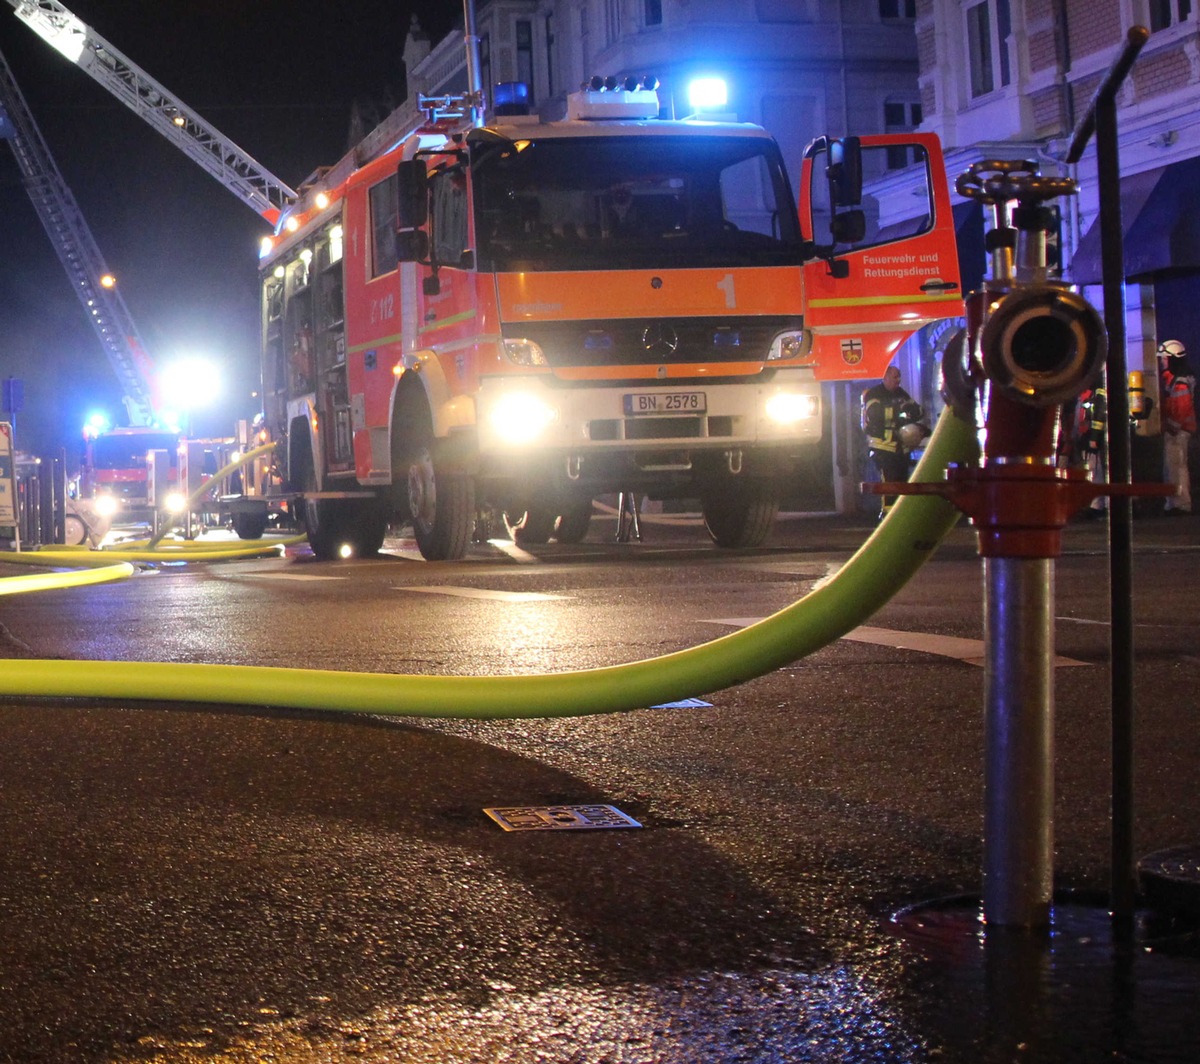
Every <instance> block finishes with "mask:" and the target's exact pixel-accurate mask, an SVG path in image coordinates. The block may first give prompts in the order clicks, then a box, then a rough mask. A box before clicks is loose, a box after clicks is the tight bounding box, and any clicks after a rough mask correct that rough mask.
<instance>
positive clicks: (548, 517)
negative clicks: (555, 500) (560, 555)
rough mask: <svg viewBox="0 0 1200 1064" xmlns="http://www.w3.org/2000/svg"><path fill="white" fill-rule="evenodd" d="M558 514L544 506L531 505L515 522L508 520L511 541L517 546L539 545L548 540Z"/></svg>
mask: <svg viewBox="0 0 1200 1064" xmlns="http://www.w3.org/2000/svg"><path fill="white" fill-rule="evenodd" d="M557 520H558V514H557V513H555V512H554V510H547V509H546V508H545V507H544V506H536V505H535V506H531V507H530V508H529V509H528V510H526V511H525V512H524V513H523V514H522V515H521V519H520V520H519V521H517V522H516V523H515V524H512V523H511V522H510V527H511V528H512V537H513V542H514V543H515V544H516V545H517V546H518V547H539V546H541V545H542V544H543V543H549V542H550V536H551V535H552V534H553V533H554V522H555V521H557Z"/></svg>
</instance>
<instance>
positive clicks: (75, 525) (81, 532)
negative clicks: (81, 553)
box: [63, 514, 88, 547]
mask: <svg viewBox="0 0 1200 1064" xmlns="http://www.w3.org/2000/svg"><path fill="white" fill-rule="evenodd" d="M63 532H64V536H63V542H64V543H65V544H66V545H67V546H68V547H80V546H82V545H83V544H84V543H86V542H87V538H88V527H87V525H86V524H84V521H83V518H82V517H79V516H78V515H76V514H67V515H66V516H65V517H64V518H63Z"/></svg>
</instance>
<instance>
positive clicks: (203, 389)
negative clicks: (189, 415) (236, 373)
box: [159, 358, 221, 410]
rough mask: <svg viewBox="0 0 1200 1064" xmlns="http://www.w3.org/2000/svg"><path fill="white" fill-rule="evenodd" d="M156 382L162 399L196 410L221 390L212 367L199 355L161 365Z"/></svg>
mask: <svg viewBox="0 0 1200 1064" xmlns="http://www.w3.org/2000/svg"><path fill="white" fill-rule="evenodd" d="M159 383H160V385H161V388H162V395H163V399H164V401H165V402H166V403H168V404H169V405H170V406H172V407H177V408H178V409H180V410H197V409H199V408H200V407H203V406H207V405H208V404H210V403H211V402H212V401H213V400H214V399H216V398H217V396H218V395H220V394H221V381H220V377H219V375H218V373H217V370H216V368H215V367H214V366H213V364H212V363H211V362H208V361H206V360H205V359H202V358H185V359H181V360H180V361H178V362H174V363H172V364H171V365H169V366H164V367H163V370H162V375H161V377H160V379H159Z"/></svg>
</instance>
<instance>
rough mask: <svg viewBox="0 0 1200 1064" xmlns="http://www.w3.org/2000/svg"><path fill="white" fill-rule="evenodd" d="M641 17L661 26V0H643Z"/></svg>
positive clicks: (647, 21)
mask: <svg viewBox="0 0 1200 1064" xmlns="http://www.w3.org/2000/svg"><path fill="white" fill-rule="evenodd" d="M914 2H915V0H914ZM642 18H643V19H644V20H645V23H646V25H647V26H661V25H662V0H643V7H642Z"/></svg>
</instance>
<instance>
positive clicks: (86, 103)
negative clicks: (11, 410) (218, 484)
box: [0, 0, 462, 454]
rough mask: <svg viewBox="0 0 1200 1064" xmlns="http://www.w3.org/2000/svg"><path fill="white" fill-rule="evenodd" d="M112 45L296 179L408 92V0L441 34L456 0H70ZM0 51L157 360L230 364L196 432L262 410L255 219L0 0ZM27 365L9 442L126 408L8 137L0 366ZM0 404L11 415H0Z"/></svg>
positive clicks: (198, 417)
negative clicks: (340, 0)
mask: <svg viewBox="0 0 1200 1064" xmlns="http://www.w3.org/2000/svg"><path fill="white" fill-rule="evenodd" d="M67 6H68V7H69V9H70V10H71V11H72V12H74V13H75V14H76V15H77V16H78V17H79V18H80V19H81V20H82V21H83V22H85V23H87V24H88V25H89V26H91V27H92V28H93V29H95V30H96V31H97V32H98V33H99V34H100V36H102V37H104V38H105V39H106V40H108V41H109V43H111V44H112V45H113V46H114V47H115V48H116V49H117V50H118V51H120V52H122V53H123V54H124V55H125V56H126V57H127V58H128V59H130V60H132V61H133V62H134V63H135V64H136V65H137V66H139V67H141V68H142V69H143V70H144V71H146V73H148V74H149V75H150V76H151V77H153V78H155V79H156V80H157V81H159V82H160V83H161V84H162V85H163V86H165V87H166V89H167V90H168V91H170V92H171V93H173V94H174V95H176V96H177V97H178V98H179V99H180V100H182V101H183V102H184V103H186V104H187V105H188V106H190V107H191V108H193V109H194V110H195V111H197V112H198V113H199V114H200V115H201V116H202V117H203V118H204V119H205V120H206V121H208V122H209V123H210V124H211V125H213V126H214V127H216V128H217V129H218V130H220V131H221V132H222V133H223V134H224V135H226V136H227V137H230V138H231V139H233V140H234V141H235V142H236V143H237V144H238V145H239V146H240V147H241V148H242V149H243V150H244V151H246V152H247V153H248V154H249V155H251V156H252V157H253V158H255V159H256V160H257V161H258V162H259V163H260V164H261V165H263V166H264V167H266V168H267V169H268V170H270V171H271V172H272V173H274V174H275V175H276V176H277V177H279V178H281V179H282V180H283V181H285V182H286V183H287V184H289V185H291V186H292V187H293V188H295V187H297V186H298V185H299V184H300V183H301V182H302V181H303V180H304V179H305V177H307V176H308V175H309V174H311V173H312V172H313V170H315V169H316V168H317V167H318V166H327V165H330V164H332V163H334V162H336V161H337V160H338V159H339V158H340V157H341V156H342V155H343V154H345V152H346V150H347V148H348V146H349V144H350V142H351V137H350V131H351V123H352V115H353V114H354V113H355V112H356V111H357V113H358V115H359V116H360V119H361V121H362V122H365V123H366V124H367V126H368V128H369V126H370V125H371V124H373V120H377V119H378V118H381V117H382V116H383V115H384V114H386V113H387V111H388V110H389V109H390V108H391V107H393V106H395V105H396V104H397V103H399V102H400V101H401V100H402V99H403V96H404V85H405V81H404V67H403V61H402V58H401V55H402V52H403V48H404V40H405V36H406V34H407V32H408V28H409V25H410V20H411V18H412V17H413V15H414V14H417V15H419V18H420V23H421V26H422V27H423V28H424V29H425V30H426V31H427V32H428V33H429V34H430V35H431V37H432V38H433V39H434V40H435V41H436V40H439V39H440V38H441V37H442V36H444V35H445V34H446V33H447V32H449V31H450V30H451V29H452V28H453V27H454V24H455V22H456V20H460V19H461V14H462V5H461V4H460V3H458V2H457V0H441V2H434V0H424V2H407V3H406V2H404V0H400V2H394V0H393V2H389V0H355V2H354V3H352V4H332V3H318V2H315V0H287V2H284V0H254V2H252V3H246V2H245V0H241V2H233V0H154V2H148V0H120V2H115V0H107V2H89V0H71V2H70V3H69V4H68V5H67ZM0 51H2V52H3V54H4V56H5V58H6V59H7V60H8V63H9V66H10V67H11V68H12V70H13V73H14V76H15V78H16V80H17V83H18V85H19V86H20V89H21V91H22V93H23V95H24V97H25V100H26V103H27V104H28V106H29V109H30V111H31V112H32V114H33V116H34V120H35V121H36V123H37V124H38V126H39V128H40V130H41V133H42V136H43V138H44V139H45V141H46V143H47V145H48V147H49V149H50V153H51V155H52V156H53V157H54V160H55V162H56V163H57V165H58V168H59V170H60V171H61V172H62V175H63V177H64V178H65V180H66V183H67V185H68V186H69V188H70V190H71V192H72V193H73V194H74V197H75V199H76V202H77V203H78V205H79V207H80V209H81V211H82V213H83V216H84V218H85V220H86V222H87V224H88V226H89V227H90V228H91V230H92V233H93V234H94V236H95V239H96V242H97V244H98V245H99V248H100V251H101V254H102V255H103V256H104V258H105V260H106V262H107V264H108V267H109V269H110V270H111V271H112V272H113V273H114V274H115V275H116V276H117V278H118V281H119V284H120V291H121V294H122V296H123V298H124V300H125V303H126V305H127V306H128V308H129V311H130V313H131V315H132V316H133V319H134V321H135V323H136V325H137V327H138V330H139V332H140V334H141V337H142V340H143V342H144V343H145V345H146V348H147V351H148V352H149V354H150V355H151V357H152V358H153V359H154V360H155V361H156V362H157V363H159V364H160V365H163V364H166V363H168V362H170V361H171V360H173V359H175V358H178V357H184V356H194V355H199V356H202V357H205V358H208V359H210V360H211V361H213V362H215V363H217V364H218V365H219V366H220V368H221V369H222V371H223V374H224V376H225V385H224V392H223V396H222V398H221V400H219V402H218V403H217V404H214V406H212V407H211V408H209V409H208V410H205V411H198V412H196V413H195V414H194V415H193V426H192V428H193V434H194V435H228V434H230V433H231V432H232V429H233V422H234V420H235V419H236V418H239V417H250V416H252V415H253V414H254V413H255V412H256V411H257V400H256V399H255V398H253V397H252V393H253V392H254V391H256V390H257V388H258V305H257V276H256V263H257V249H258V242H259V239H260V238H261V237H262V236H263V235H264V234H265V233H267V232H268V227H267V225H266V223H265V222H263V221H262V219H260V218H259V217H258V216H257V215H256V214H255V212H254V211H253V210H252V209H251V208H249V207H248V206H246V205H245V204H243V203H242V202H241V201H240V200H239V199H237V198H236V197H235V196H234V195H233V194H232V193H230V192H228V191H226V190H225V189H224V188H222V187H221V186H220V185H219V184H218V183H217V182H216V181H215V180H214V179H213V178H211V177H209V176H208V175H207V174H206V173H205V172H204V171H202V170H201V169H200V168H199V167H198V166H197V165H196V164H195V163H194V162H192V161H191V160H190V159H189V158H188V157H187V156H186V155H184V154H183V153H182V152H181V151H179V150H178V149H177V148H175V147H174V146H173V145H171V144H170V143H168V142H167V141H166V140H165V139H164V138H163V137H162V136H161V135H160V134H158V133H157V132H155V131H154V130H153V129H152V128H151V127H150V126H149V125H147V124H145V123H144V122H143V121H142V119H140V118H138V117H137V116H136V115H135V114H134V113H133V112H132V111H130V110H129V109H128V108H126V107H125V105H124V104H122V103H120V102H119V101H117V100H116V99H115V98H114V97H112V96H111V95H109V93H108V92H107V91H106V90H105V89H103V88H102V87H101V86H100V85H99V84H97V83H96V82H95V81H93V79H92V78H91V77H90V76H88V75H87V74H85V73H84V72H83V71H81V70H79V69H78V68H77V67H75V66H73V65H72V64H71V63H69V62H68V61H67V60H66V59H64V58H63V57H62V56H60V55H59V54H58V53H57V52H56V51H54V49H52V48H51V47H50V46H49V45H48V44H46V43H45V42H44V41H42V40H41V39H40V38H39V37H37V36H36V35H35V34H34V32H33V31H32V30H31V29H29V28H28V27H27V26H25V25H23V24H22V23H21V22H19V21H18V19H17V18H16V15H15V12H14V11H13V10H12V8H11V6H10V5H9V4H8V3H3V4H0ZM8 376H16V377H20V378H22V379H23V380H24V384H25V406H24V409H23V410H22V411H21V412H20V413H18V414H17V416H16V423H17V444H18V447H19V448H20V449H21V450H24V451H28V452H30V453H33V454H49V453H54V452H55V451H56V450H57V448H59V447H66V448H67V449H68V452H69V453H73V452H76V451H78V444H79V440H80V429H81V426H82V424H83V421H84V418H85V416H86V414H87V413H88V412H89V411H91V410H93V409H96V408H102V409H104V410H106V411H107V412H108V413H109V415H110V416H111V417H113V418H114V420H115V421H117V422H118V423H120V422H123V421H124V419H125V410H124V406H123V404H122V403H121V395H120V389H119V388H118V387H117V382H116V378H115V376H114V374H113V372H112V370H111V368H110V366H109V363H108V359H107V357H106V355H105V353H104V351H103V349H102V348H101V346H100V344H99V342H98V341H97V339H96V337H95V334H94V333H93V331H92V329H91V326H90V325H89V324H88V321H87V319H86V317H85V314H84V310H83V308H82V307H81V305H80V303H79V300H78V299H77V298H76V297H75V295H74V293H73V292H72V290H71V286H70V284H69V283H68V280H67V276H66V273H65V272H64V270H63V269H62V267H61V265H60V264H59V261H58V258H57V255H56V254H55V251H54V248H53V246H52V244H51V242H50V240H49V238H48V237H47V236H46V234H45V232H44V231H43V229H42V227H41V223H40V221H39V220H38V217H37V214H36V213H35V211H34V209H33V207H32V205H31V203H30V201H29V198H28V196H27V195H26V192H25V190H24V188H23V187H22V185H21V177H20V172H19V170H18V169H17V165H16V161H15V159H14V158H13V155H12V152H11V150H10V149H9V147H8V146H7V143H6V142H4V143H0V377H8ZM2 416H4V417H7V413H5V414H3V415H2Z"/></svg>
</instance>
